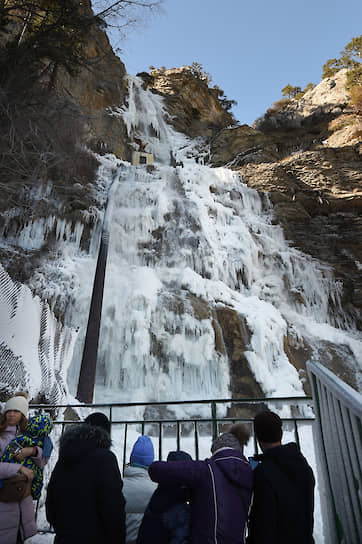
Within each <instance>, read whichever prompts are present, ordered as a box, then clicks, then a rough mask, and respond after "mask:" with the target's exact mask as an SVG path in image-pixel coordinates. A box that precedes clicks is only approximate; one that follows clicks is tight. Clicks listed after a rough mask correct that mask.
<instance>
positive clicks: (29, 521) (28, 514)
mask: <svg viewBox="0 0 362 544" xmlns="http://www.w3.org/2000/svg"><path fill="white" fill-rule="evenodd" d="M28 407H29V406H28V399H27V395H26V393H22V392H19V393H16V394H15V396H14V397H12V398H10V399H9V400H8V401H7V403H6V404H5V410H4V414H3V415H2V416H1V418H0V456H2V455H3V453H4V451H5V450H6V447H7V446H8V444H9V443H10V442H11V441H12V440H13V439H14V438H16V436H17V435H18V434H19V433H23V432H24V431H25V428H26V425H27V415H28ZM42 453H43V452H42V448H40V447H35V446H29V447H24V448H19V451H18V453H16V454H14V458H15V460H16V461H17V462H16V463H14V462H11V463H8V462H5V461H2V462H0V480H6V479H7V478H10V477H11V476H14V475H15V474H16V473H17V472H20V473H22V474H24V475H25V476H27V478H29V480H30V481H32V480H33V477H34V474H33V471H32V470H31V469H30V468H27V467H25V466H23V465H21V464H19V463H20V462H21V461H23V460H25V459H28V458H29V459H30V458H31V459H32V461H34V462H35V464H36V465H37V466H38V467H42V466H43V463H44V462H43V459H42ZM36 532H37V527H36V523H35V514H34V507H33V502H32V498H31V496H30V495H29V496H28V497H25V498H24V499H23V500H22V501H20V502H0V542H1V544H18V543H21V542H24V540H25V539H27V538H29V537H31V536H33V535H35V534H36Z"/></svg>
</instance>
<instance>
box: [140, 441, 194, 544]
mask: <svg viewBox="0 0 362 544" xmlns="http://www.w3.org/2000/svg"><path fill="white" fill-rule="evenodd" d="M191 460H192V458H191V455H189V454H188V453H186V452H184V451H180V450H179V451H171V452H170V453H169V454H168V456H167V461H191ZM189 502H190V490H189V489H188V488H187V487H185V486H178V485H169V486H165V485H159V486H158V487H157V489H156V491H155V492H154V494H153V495H152V497H151V500H150V502H149V504H148V506H147V509H146V511H145V514H144V516H143V520H142V523H141V526H140V528H139V531H138V537H137V544H188V542H189V537H190V522H191V512H190V504H189Z"/></svg>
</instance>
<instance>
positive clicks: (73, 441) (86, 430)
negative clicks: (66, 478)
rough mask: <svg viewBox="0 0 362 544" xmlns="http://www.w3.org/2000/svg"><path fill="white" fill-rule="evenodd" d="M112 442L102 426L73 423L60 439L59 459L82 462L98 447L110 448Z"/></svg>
mask: <svg viewBox="0 0 362 544" xmlns="http://www.w3.org/2000/svg"><path fill="white" fill-rule="evenodd" d="M111 444H112V442H111V437H110V436H109V434H108V433H107V431H106V430H104V429H102V428H101V427H95V426H93V425H87V424H86V423H81V424H79V425H72V427H70V428H69V429H67V430H66V431H65V433H64V434H63V435H62V437H61V439H60V443H59V461H60V462H61V463H66V464H75V463H80V462H81V461H82V459H84V457H85V456H87V455H90V454H91V453H92V452H93V451H94V450H96V449H98V448H101V449H106V450H109V448H110V447H111Z"/></svg>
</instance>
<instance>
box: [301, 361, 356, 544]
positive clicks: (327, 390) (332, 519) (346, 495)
mask: <svg viewBox="0 0 362 544" xmlns="http://www.w3.org/2000/svg"><path fill="white" fill-rule="evenodd" d="M307 369H308V374H309V378H310V382H311V385H312V390H313V399H314V405H315V415H316V425H315V428H314V430H315V433H316V436H315V440H314V442H315V444H316V447H317V460H318V463H319V469H320V475H321V480H322V481H321V483H320V495H321V503H322V511H323V514H324V516H325V524H324V525H325V527H326V528H327V529H328V530H329V533H330V534H329V535H328V542H330V543H331V544H337V543H340V544H360V542H362V468H361V452H362V395H361V394H360V393H358V392H357V391H355V390H354V389H352V388H351V387H350V386H349V385H347V384H346V383H344V382H343V381H342V380H340V379H339V378H338V377H337V376H336V375H335V374H333V373H332V372H331V371H329V370H328V369H327V368H325V367H323V366H322V365H321V364H319V363H316V362H313V361H311V362H308V363H307Z"/></svg>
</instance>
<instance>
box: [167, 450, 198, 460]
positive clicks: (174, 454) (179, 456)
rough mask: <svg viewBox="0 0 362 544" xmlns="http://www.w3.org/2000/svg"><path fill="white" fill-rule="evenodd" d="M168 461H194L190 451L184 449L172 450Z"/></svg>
mask: <svg viewBox="0 0 362 544" xmlns="http://www.w3.org/2000/svg"><path fill="white" fill-rule="evenodd" d="M167 461H192V457H191V455H190V454H189V453H186V452H185V451H182V450H177V451H170V453H169V454H168V456H167Z"/></svg>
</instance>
